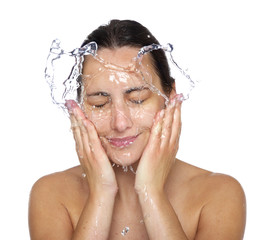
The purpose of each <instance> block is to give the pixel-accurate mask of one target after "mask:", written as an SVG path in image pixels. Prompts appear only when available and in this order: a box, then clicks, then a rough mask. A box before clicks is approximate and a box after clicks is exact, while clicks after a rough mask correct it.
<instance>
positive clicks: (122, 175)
mask: <svg viewBox="0 0 259 240" xmlns="http://www.w3.org/2000/svg"><path fill="white" fill-rule="evenodd" d="M136 169H137V168H136V166H133V167H132V168H131V167H128V168H122V167H117V166H114V172H115V175H116V180H117V184H118V188H119V191H118V194H117V199H118V200H119V201H122V202H128V201H134V200H138V198H137V194H136V192H135V188H134V186H135V177H136V174H135V172H134V171H136ZM126 170H127V171H126Z"/></svg>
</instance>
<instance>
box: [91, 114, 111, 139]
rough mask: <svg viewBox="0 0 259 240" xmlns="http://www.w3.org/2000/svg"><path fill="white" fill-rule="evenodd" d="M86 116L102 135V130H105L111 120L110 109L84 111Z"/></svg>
mask: <svg viewBox="0 0 259 240" xmlns="http://www.w3.org/2000/svg"><path fill="white" fill-rule="evenodd" d="M86 117H87V118H88V119H89V120H90V121H91V122H92V123H93V124H94V125H95V128H96V130H97V133H98V134H99V135H102V133H103V132H107V130H108V129H109V126H110V121H111V111H110V110H108V111H107V110H106V111H104V110H102V109H100V110H98V109H95V110H94V111H86Z"/></svg>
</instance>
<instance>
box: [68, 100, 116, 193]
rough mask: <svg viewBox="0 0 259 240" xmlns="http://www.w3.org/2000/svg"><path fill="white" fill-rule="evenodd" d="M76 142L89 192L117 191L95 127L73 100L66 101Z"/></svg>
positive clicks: (113, 176)
mask: <svg viewBox="0 0 259 240" xmlns="http://www.w3.org/2000/svg"><path fill="white" fill-rule="evenodd" d="M66 107H67V108H68V111H69V113H70V120H71V125H72V130H73V135H74V139H75V142H76V150H77V155H78V158H79V161H80V164H81V166H82V168H83V171H84V173H85V174H86V178H87V180H88V184H89V188H90V193H91V192H96V191H97V192H98V193H102V192H103V191H106V190H108V191H110V190H111V191H114V192H116V191H117V189H118V188H117V182H116V178H115V173H114V171H113V169H112V166H111V163H110V161H109V159H108V157H107V155H106V152H105V150H104V149H103V147H102V145H101V141H100V139H99V137H98V134H97V132H96V129H95V127H94V125H93V123H92V122H91V121H89V120H88V119H87V118H86V117H85V115H84V113H83V112H82V110H81V109H80V107H79V106H78V105H77V104H76V102H75V101H73V100H68V101H67V102H66Z"/></svg>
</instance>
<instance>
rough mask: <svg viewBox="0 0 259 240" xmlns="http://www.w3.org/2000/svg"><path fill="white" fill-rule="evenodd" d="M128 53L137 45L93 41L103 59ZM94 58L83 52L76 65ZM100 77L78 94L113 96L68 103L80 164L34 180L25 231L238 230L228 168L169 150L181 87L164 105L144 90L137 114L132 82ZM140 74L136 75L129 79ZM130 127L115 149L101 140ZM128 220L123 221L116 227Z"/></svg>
mask: <svg viewBox="0 0 259 240" xmlns="http://www.w3.org/2000/svg"><path fill="white" fill-rule="evenodd" d="M136 53H137V49H134V48H126V47H124V48H119V49H115V50H109V49H102V50H100V54H101V56H102V58H104V59H106V60H107V61H109V62H112V63H114V64H120V66H123V67H126V66H128V64H129V61H130V60H131V59H132V57H134V56H136ZM143 64H144V65H145V66H147V67H150V68H151V69H149V70H150V72H151V74H152V81H153V84H154V85H155V86H156V87H157V88H158V89H160V90H161V91H162V87H161V84H160V80H159V78H158V77H157V76H156V74H155V73H154V71H152V62H151V60H150V59H149V57H148V56H147V57H146V59H143ZM98 67H99V66H98V63H96V62H94V61H91V60H88V61H86V64H85V66H84V74H88V73H90V74H92V73H91V71H95V70H96V69H95V68H98ZM104 79H105V77H104V76H102V77H100V78H99V79H98V77H96V78H95V79H93V80H94V81H92V82H90V83H91V84H89V85H88V87H87V88H86V89H87V90H86V93H85V94H88V95H91V93H93V92H98V91H99V90H100V89H101V90H102V91H105V92H106V93H109V94H110V96H109V99H111V101H107V98H105V97H103V96H101V97H100V96H98V97H97V98H96V96H95V97H94V98H92V99H91V97H92V96H93V95H91V96H90V97H88V98H87V99H86V100H85V102H84V109H85V113H83V111H82V110H81V109H80V108H79V106H77V104H76V103H75V102H73V101H68V102H67V107H68V109H69V112H70V118H71V123H72V129H73V134H74V138H75V142H76V150H77V153H78V157H79V161H80V165H79V166H77V167H74V168H71V169H68V170H66V171H63V172H59V173H55V174H51V175H48V176H45V177H43V178H41V179H39V180H38V181H37V182H36V183H35V184H34V186H33V188H32V191H31V196H30V207H29V226H30V234H31V239H32V240H43V239H44V240H46V239H52V240H59V239H60V240H71V239H73V240H80V239H100V240H101V239H163V240H167V239H176V240H178V239H179V240H180V239H197V240H202V239H206V240H207V239H210V240H213V239H215V240H220V239H224V240H232V239H233V240H238V239H242V238H243V234H244V228H245V215H246V207H245V205H246V203H245V195H244V192H243V189H242V187H241V186H240V184H239V183H238V182H237V181H236V180H235V179H234V178H232V177H230V176H227V175H223V174H216V173H212V172H209V171H206V170H203V169H200V168H197V167H195V166H192V165H189V164H187V163H184V162H182V161H180V160H178V159H176V154H177V150H178V146H179V137H180V132H181V104H182V102H181V96H180V95H177V94H176V93H175V92H174V91H172V92H171V93H170V95H169V96H168V97H169V98H170V102H169V104H168V105H167V106H166V107H165V105H164V100H163V98H162V97H161V96H158V95H157V94H149V95H148V94H146V93H144V94H143V95H141V98H142V97H143V98H144V99H145V101H144V102H143V103H141V105H142V107H141V110H142V114H143V115H144V116H145V121H143V120H141V119H140V118H138V117H136V116H135V115H134V114H133V113H134V111H135V110H136V108H137V106H135V104H136V103H134V102H132V99H134V96H135V95H134V94H135V93H134V92H133V95H132V92H131V93H130V94H128V93H126V92H127V91H126V90H127V87H128V88H131V89H132V87H134V86H131V84H132V83H131V82H127V84H126V85H125V84H123V82H120V83H119V84H117V85H116V87H114V86H113V83H111V81H105V80H104ZM89 81H90V80H89ZM140 83H141V82H138V81H135V82H134V84H135V86H137V87H139V86H140V85H141V84H140ZM89 98H90V99H89ZM96 102H98V104H100V102H102V104H103V103H104V102H105V105H104V108H103V109H105V111H106V113H107V114H106V115H105V116H106V119H105V121H102V120H101V119H102V118H99V119H98V118H97V117H96V116H97V115H95V114H91V113H92V112H91V111H90V109H91V106H93V105H96V104H97V103H96ZM136 105H137V104H136ZM86 116H87V117H86ZM93 122H94V123H95V124H93ZM136 133H138V137H137V138H136V140H135V141H134V142H133V144H131V145H129V146H126V147H122V148H116V147H114V146H111V144H110V142H109V141H108V140H107V139H108V137H117V138H121V137H125V136H132V135H134V134H136ZM125 153H131V154H130V156H128V157H127V155H125ZM111 161H112V162H114V163H116V164H121V163H122V161H124V162H123V164H124V165H128V166H129V165H131V166H133V168H134V169H135V170H136V169H137V170H136V174H134V173H132V172H131V171H129V172H127V173H125V172H124V171H123V169H122V168H120V167H119V168H118V167H114V168H113V167H112V166H111ZM82 173H85V174H86V177H82ZM126 226H128V227H129V228H130V230H129V232H128V233H127V235H125V236H122V235H121V232H122V230H123V229H124V228H125V227H126Z"/></svg>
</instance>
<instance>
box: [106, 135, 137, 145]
mask: <svg viewBox="0 0 259 240" xmlns="http://www.w3.org/2000/svg"><path fill="white" fill-rule="evenodd" d="M137 137H138V135H137V136H128V137H123V138H108V141H109V142H110V143H111V145H113V146H115V147H126V146H128V145H130V144H132V143H133V142H134V141H135V140H136V139H137Z"/></svg>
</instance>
